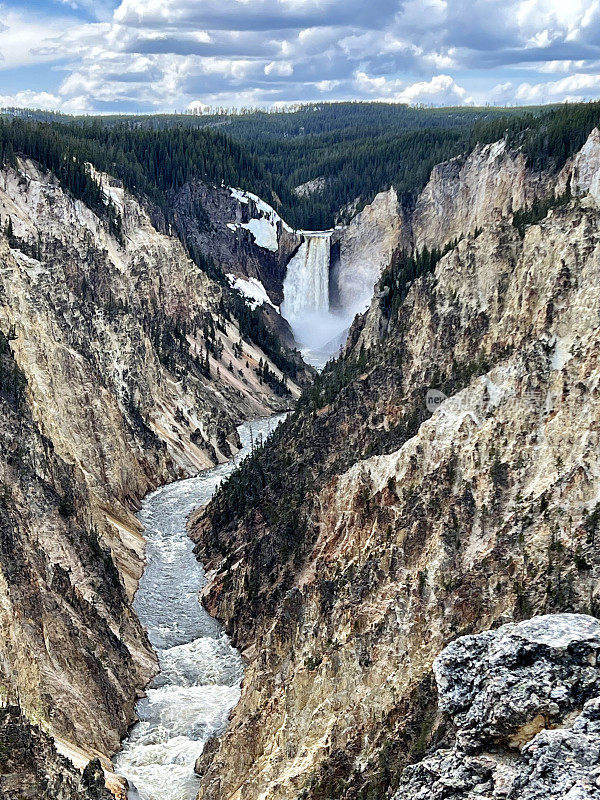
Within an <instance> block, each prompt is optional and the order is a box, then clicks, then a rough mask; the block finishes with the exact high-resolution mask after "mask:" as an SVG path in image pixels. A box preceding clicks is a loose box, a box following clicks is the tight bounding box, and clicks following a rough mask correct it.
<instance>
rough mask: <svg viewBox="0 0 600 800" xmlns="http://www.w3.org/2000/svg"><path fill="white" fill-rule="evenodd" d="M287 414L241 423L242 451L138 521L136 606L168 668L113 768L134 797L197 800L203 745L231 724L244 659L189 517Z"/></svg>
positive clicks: (141, 705)
mask: <svg viewBox="0 0 600 800" xmlns="http://www.w3.org/2000/svg"><path fill="white" fill-rule="evenodd" d="M283 416H284V415H280V416H277V417H271V418H269V419H264V420H257V421H254V422H251V423H246V424H244V425H242V426H240V428H239V429H238V430H239V434H240V439H241V441H242V445H243V447H242V449H241V450H240V452H239V453H238V454H237V455H236V456H235V458H233V459H231V460H230V461H228V462H227V463H226V464H221V465H219V466H218V467H215V468H214V469H209V470H206V471H205V472H202V473H201V474H200V475H199V476H198V477H196V478H190V479H188V480H183V481H177V482H176V483H172V484H169V485H168V486H163V487H162V488H160V489H158V490H157V491H156V492H153V493H152V494H150V495H148V496H147V497H146V498H145V499H144V501H143V503H142V510H141V511H140V513H139V514H138V518H139V520H140V522H141V523H142V524H143V526H144V529H145V531H144V536H145V538H146V541H147V550H146V557H147V566H146V568H145V570H144V574H143V575H142V578H141V580H140V584H139V588H138V591H137V594H136V596H135V600H134V604H133V605H134V608H135V610H136V612H137V614H138V616H139V618H140V620H141V622H142V624H143V625H144V626H145V627H146V628H147V630H148V636H149V638H150V642H151V643H152V646H153V647H154V649H155V650H156V652H157V654H158V659H159V665H160V673H159V674H158V675H157V677H156V678H155V679H154V680H153V681H152V683H151V684H150V687H149V688H148V691H147V696H146V697H145V698H143V699H142V700H140V701H139V702H138V704H137V706H136V711H137V714H138V718H139V722H137V723H136V724H135V725H134V726H133V728H132V729H131V731H130V733H129V735H128V737H127V738H126V739H125V740H124V741H123V747H122V749H121V751H120V752H119V753H118V754H117V756H115V759H114V766H115V771H116V772H118V773H119V774H120V775H124V776H125V777H126V778H127V780H128V781H129V784H130V787H131V789H130V791H129V794H128V797H129V800H191V799H192V798H194V797H195V795H196V793H197V791H198V778H197V777H196V775H195V774H194V771H193V769H194V762H195V760H196V758H197V757H198V756H199V755H200V753H201V752H202V748H203V746H204V744H205V742H207V741H208V739H210V738H211V737H212V736H215V735H218V734H219V733H220V732H221V731H222V730H223V729H224V727H225V725H226V723H227V716H228V714H229V711H230V710H231V709H232V708H233V706H234V705H235V704H236V703H237V701H238V699H239V696H240V682H241V680H242V676H243V664H242V659H241V657H240V655H239V653H238V652H237V650H235V649H234V648H233V647H232V646H231V644H230V643H229V640H228V637H227V636H226V634H225V633H224V632H223V629H222V628H221V626H220V625H219V624H218V623H217V622H215V620H214V619H212V617H210V616H209V614H208V613H207V612H206V611H205V610H204V608H203V607H202V605H201V604H200V603H199V602H198V591H199V590H200V589H201V588H202V587H203V586H204V585H205V584H206V577H205V575H204V570H203V569H202V566H201V565H200V564H199V563H198V562H197V561H196V558H195V556H194V554H193V551H192V548H193V545H192V542H191V541H190V539H189V537H188V536H187V532H186V522H187V518H188V516H189V514H190V513H191V512H192V511H194V510H195V509H196V508H198V507H199V506H202V505H204V504H205V503H207V502H208V501H209V500H210V498H211V497H212V495H213V494H214V492H215V490H216V489H217V487H218V486H219V484H220V483H221V481H222V480H223V479H224V478H226V477H227V476H228V475H229V474H230V473H231V472H232V471H233V470H234V469H235V466H236V465H237V464H238V463H239V461H240V460H241V459H242V458H244V457H245V456H246V455H248V453H250V451H251V449H252V447H253V445H256V443H258V442H260V441H261V440H263V439H264V438H266V437H267V436H268V435H269V434H270V433H271V432H272V431H273V430H274V428H275V427H276V426H277V425H278V424H279V422H280V421H281V420H282V419H283Z"/></svg>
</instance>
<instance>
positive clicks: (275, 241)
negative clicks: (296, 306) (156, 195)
mask: <svg viewBox="0 0 600 800" xmlns="http://www.w3.org/2000/svg"><path fill="white" fill-rule="evenodd" d="M172 203H173V209H174V211H175V214H176V221H177V225H178V227H179V228H180V230H181V233H182V235H183V236H184V237H185V239H186V241H187V242H189V243H190V244H191V245H192V246H193V247H196V248H197V249H198V250H199V251H200V252H201V253H203V254H205V255H206V256H208V257H210V258H212V259H213V260H214V261H215V263H217V264H219V266H220V267H221V269H222V270H223V272H225V273H226V274H232V275H234V276H236V277H245V278H254V279H256V280H259V281H260V282H261V283H262V285H263V286H264V288H265V290H266V292H267V294H268V295H269V297H270V299H271V300H272V301H273V303H274V304H275V305H276V306H279V305H281V302H282V301H283V291H282V287H283V280H284V278H285V272H286V267H287V264H288V262H289V260H290V259H291V257H292V256H293V254H294V253H295V252H296V250H297V249H298V247H299V246H300V243H301V240H300V237H299V236H298V235H297V234H296V233H295V232H294V231H293V230H292V229H291V228H290V227H289V226H288V225H287V224H286V223H285V222H284V221H283V220H282V219H281V217H280V216H279V215H278V214H277V212H276V211H275V210H274V209H273V208H272V207H271V206H269V205H268V204H267V203H265V202H264V201H263V200H261V199H260V198H259V197H257V196H256V195H254V194H252V193H251V192H244V191H241V190H237V189H227V188H224V187H223V188H221V187H215V186H209V185H207V184H204V183H199V182H197V183H194V184H186V185H185V186H184V187H183V188H182V189H181V190H179V191H178V192H177V194H176V196H174V197H173V200H172Z"/></svg>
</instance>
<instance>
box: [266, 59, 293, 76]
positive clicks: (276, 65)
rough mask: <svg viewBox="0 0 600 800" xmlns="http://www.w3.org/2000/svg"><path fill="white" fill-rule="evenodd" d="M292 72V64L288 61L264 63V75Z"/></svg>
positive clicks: (285, 74)
mask: <svg viewBox="0 0 600 800" xmlns="http://www.w3.org/2000/svg"><path fill="white" fill-rule="evenodd" d="M293 72H294V65H293V64H291V63H290V62H289V61H270V62H269V63H268V64H266V65H265V68H264V73H265V75H281V76H287V75H292V74H293Z"/></svg>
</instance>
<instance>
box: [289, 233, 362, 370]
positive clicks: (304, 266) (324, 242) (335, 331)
mask: <svg viewBox="0 0 600 800" xmlns="http://www.w3.org/2000/svg"><path fill="white" fill-rule="evenodd" d="M300 233H301V234H302V236H303V237H304V241H303V242H302V244H301V245H300V247H299V248H298V252H297V253H296V255H295V256H294V257H293V258H292V259H291V261H290V263H289V264H288V267H287V272H286V276H285V280H284V282H283V303H282V305H281V313H282V315H283V316H284V317H285V319H287V321H288V322H289V323H290V326H291V328H292V330H293V332H294V336H295V338H296V341H297V342H298V344H299V345H300V346H301V347H302V348H303V353H304V356H305V358H307V360H309V361H312V362H313V363H314V364H315V365H319V366H320V365H322V363H324V361H326V360H327V358H328V357H329V355H331V353H329V352H327V353H325V352H324V351H323V352H321V351H322V348H323V347H324V345H326V344H327V343H328V342H330V341H331V340H334V339H335V337H337V336H339V334H340V332H341V331H342V330H343V329H344V328H345V327H347V325H348V323H347V320H346V319H345V318H342V317H340V315H339V314H334V313H332V312H331V311H330V308H329V262H330V256H331V234H332V231H318V232H317V231H314V232H312V231H300Z"/></svg>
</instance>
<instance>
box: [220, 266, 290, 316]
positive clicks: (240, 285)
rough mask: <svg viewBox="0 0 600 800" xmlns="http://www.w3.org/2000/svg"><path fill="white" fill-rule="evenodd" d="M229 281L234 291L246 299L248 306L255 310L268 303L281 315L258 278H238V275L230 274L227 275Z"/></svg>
mask: <svg viewBox="0 0 600 800" xmlns="http://www.w3.org/2000/svg"><path fill="white" fill-rule="evenodd" d="M227 280H228V281H229V283H230V284H231V286H232V287H233V288H234V289H237V291H238V292H239V293H240V294H241V295H243V296H244V297H245V298H246V300H247V301H248V305H249V306H250V308H252V309H253V310H254V309H255V308H258V307H259V306H262V305H263V304H265V303H267V304H268V305H270V306H272V307H273V308H274V309H275V311H277V313H279V307H278V306H276V305H275V304H274V303H273V302H272V301H271V298H270V297H269V295H268V294H267V291H266V289H265V287H264V286H263V285H262V283H261V282H260V281H259V280H258V278H238V277H237V276H236V275H231V274H229V275H227Z"/></svg>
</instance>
